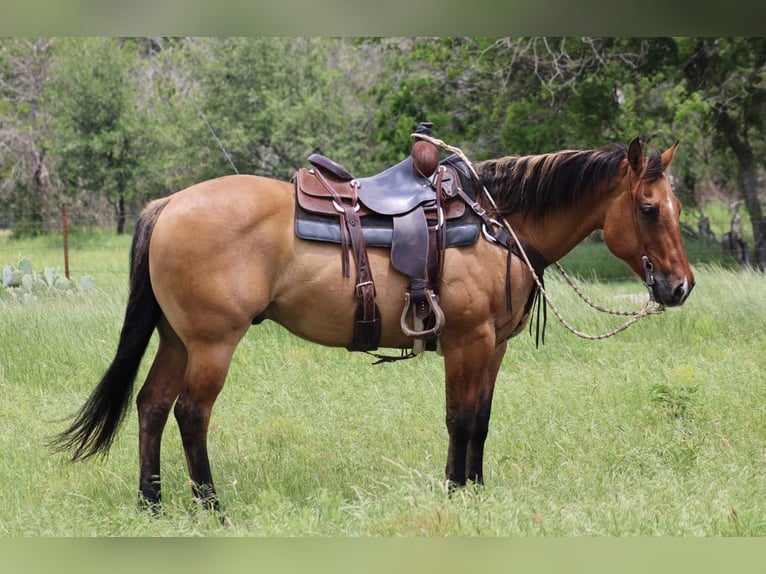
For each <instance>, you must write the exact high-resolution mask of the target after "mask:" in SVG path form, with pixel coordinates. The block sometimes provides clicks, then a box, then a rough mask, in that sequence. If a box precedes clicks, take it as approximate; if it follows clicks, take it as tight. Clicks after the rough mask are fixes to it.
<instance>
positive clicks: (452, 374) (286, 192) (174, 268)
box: [54, 140, 694, 508]
mask: <svg viewBox="0 0 766 574" xmlns="http://www.w3.org/2000/svg"><path fill="white" fill-rule="evenodd" d="M676 145H677V144H675V145H673V146H671V147H669V148H668V149H667V150H666V151H664V152H662V153H659V152H657V151H652V152H649V153H645V151H644V150H643V148H642V146H641V145H640V143H639V142H638V140H634V141H633V142H631V144H630V145H629V146H626V145H623V144H611V145H609V146H606V147H604V148H603V149H600V150H589V151H570V150H567V151H561V152H558V153H551V154H545V155H534V156H527V157H504V158H500V159H494V160H488V161H484V162H480V163H477V164H476V166H475V167H476V173H477V174H478V176H479V182H478V183H479V185H480V186H481V185H483V186H484V187H485V188H486V190H487V191H488V192H489V195H490V196H492V197H493V198H494V202H489V201H487V199H486V198H485V197H484V196H483V195H481V194H479V195H477V196H476V202H475V204H474V205H473V206H472V207H471V209H473V210H474V211H475V212H476V213H477V214H482V217H487V218H491V219H492V220H503V219H505V220H507V221H508V222H509V223H510V225H511V227H512V228H513V229H514V230H515V232H516V234H517V235H518V237H519V238H520V239H521V240H522V241H523V242H524V245H525V246H526V247H527V249H528V251H529V253H533V254H534V255H535V256H536V259H537V261H539V262H541V264H540V267H541V268H540V270H539V273H540V275H541V274H542V268H544V267H545V266H546V265H550V264H552V263H554V262H555V261H557V260H559V259H560V258H562V257H563V256H564V255H565V254H566V253H567V252H569V251H570V250H571V249H572V248H573V247H575V245H577V244H578V243H579V242H580V241H581V240H583V239H584V238H585V237H587V236H588V235H589V234H590V233H591V232H593V231H594V230H597V229H603V232H604V240H605V242H606V245H607V246H608V248H609V249H610V250H611V252H612V253H613V254H614V255H616V256H617V257H619V258H620V259H622V260H624V261H625V262H627V264H628V265H629V266H630V267H631V268H632V269H633V271H634V272H635V273H636V274H637V275H638V276H639V277H641V278H642V279H646V280H647V284H650V285H651V291H652V293H653V297H654V298H655V300H656V301H657V302H658V303H660V304H661V305H664V306H668V307H670V306H676V305H681V304H682V303H684V301H685V300H686V299H687V297H688V295H689V293H690V292H691V290H692V287H693V286H694V276H693V273H692V270H691V269H690V267H689V264H688V261H687V258H686V254H685V250H684V246H683V243H682V239H681V233H680V225H679V215H680V210H681V207H680V204H679V201H678V199H677V198H676V197H675V195H674V194H673V191H672V189H671V184H670V180H669V178H668V176H667V175H666V169H667V167H668V166H669V165H670V163H671V161H672V159H673V155H674V153H675V151H676ZM296 210H297V207H296V185H295V184H294V183H292V182H291V183H288V182H284V181H277V180H272V179H267V178H264V177H259V176H250V175H233V176H226V177H221V178H218V179H213V180H209V181H204V182H202V183H199V184H196V185H193V186H191V187H189V188H187V189H184V190H182V191H179V192H177V193H175V194H172V195H170V196H168V197H165V198H162V199H158V200H155V201H153V202H151V203H150V204H149V205H148V206H147V207H146V208H145V210H144V211H143V213H142V214H141V216H140V218H139V220H138V224H137V229H136V233H135V236H134V239H133V245H132V249H131V273H130V291H129V298H128V304H127V310H126V313H125V320H124V324H123V327H122V331H121V334H120V339H119V344H118V347H117V351H116V355H115V358H114V360H113V361H112V363H111V365H110V366H109V368H108V369H107V371H106V373H105V374H104V376H103V378H102V380H101V381H100V383H99V384H98V386H97V387H96V388H95V390H94V391H93V393H92V394H91V396H90V398H89V399H88V400H87V402H86V403H85V404H84V405H83V406H82V408H81V409H80V411H79V412H78V414H77V415H76V416H75V418H74V419H73V422H72V423H71V426H69V427H68V429H66V430H65V431H64V432H62V433H61V434H60V435H58V436H57V437H56V439H55V441H54V444H55V445H56V446H57V447H58V448H59V449H61V450H67V451H71V452H72V459H73V460H77V459H85V458H88V457H91V456H93V455H97V454H105V453H106V452H107V451H108V449H109V447H110V445H111V444H112V441H113V439H114V436H115V434H116V432H117V430H118V427H119V425H120V423H121V421H122V420H123V418H124V416H125V413H126V411H127V408H128V405H129V403H130V400H131V396H132V391H133V384H134V380H135V377H136V373H137V370H138V367H139V364H140V362H141V360H142V357H143V355H144V353H145V351H146V348H147V345H148V342H149V340H150V337H151V335H152V333H153V332H154V330H155V329H157V331H158V333H159V346H158V349H157V354H156V356H155V357H154V362H153V364H152V366H151V369H150V370H149V373H148V376H147V378H146V381H145V382H144V384H143V386H142V387H141V389H140V392H139V393H138V395H137V398H136V404H137V408H138V423H139V425H138V428H139V437H138V442H139V452H140V476H139V491H140V497H141V499H142V500H143V501H145V502H146V503H148V504H149V505H157V504H159V502H160V442H161V436H162V433H163V429H164V427H165V423H166V421H167V418H168V416H169V413H170V411H171V409H172V410H173V413H174V415H175V419H176V421H177V423H178V426H179V429H180V433H181V437H182V442H183V448H184V452H185V455H186V461H187V465H188V472H189V476H190V479H191V484H192V488H193V492H194V494H195V496H196V497H198V498H199V499H200V500H201V502H202V503H203V504H204V505H205V506H206V507H209V508H218V499H217V497H216V491H215V488H214V486H213V475H212V473H211V469H210V462H209V459H208V450H207V434H208V424H209V421H210V414H211V409H212V407H213V403H214V402H215V400H216V397H217V396H218V394H219V392H220V391H221V389H222V388H223V385H224V380H225V378H226V375H227V372H228V370H229V365H230V361H231V358H232V354H233V352H234V349H235V347H236V346H237V344H238V343H239V341H240V340H241V339H242V337H243V336H244V335H245V333H246V332H247V331H248V329H249V328H250V326H251V325H252V324H257V323H258V322H260V321H262V320H265V319H270V320H272V321H275V322H277V323H278V324H280V325H282V326H284V327H285V328H287V329H288V330H289V331H291V332H292V333H294V334H295V335H297V336H299V337H302V338H304V339H307V340H310V341H313V342H316V343H319V344H322V345H329V346H337V347H347V348H348V347H350V346H351V345H352V343H353V342H354V337H355V335H354V329H355V321H357V320H358V312H357V311H358V309H357V308H358V302H359V299H358V297H357V295H358V291H359V288H360V286H359V285H358V278H356V279H355V278H354V277H353V276H349V275H353V274H349V273H343V272H342V269H341V267H342V263H343V262H342V259H343V258H342V257H341V256H339V248H338V246H337V245H334V244H332V243H328V242H322V241H309V240H305V239H302V238H299V237H297V236H296V232H295V217H296ZM484 213H486V215H484ZM478 217H479V216H478V215H477V216H476V219H477V220H478ZM336 221H337V218H336ZM498 227H500V226H498ZM485 231H486V230H485ZM346 249H348V244H347V245H346ZM367 252H368V253H367V255H368V257H367V260H366V261H365V262H364V263H365V265H368V266H369V268H368V269H367V271H368V272H369V273H370V275H371V277H372V279H374V296H375V305H376V307H375V311H376V312H377V315H376V316H377V318H378V319H379V332H378V340H377V344H379V346H380V347H384V348H391V349H410V348H412V347H413V342H414V339H413V336H412V333H411V332H410V333H406V332H405V329H403V328H402V326H403V319H401V320H400V317H401V314H402V300H403V295H404V294H405V292H407V290H408V288H409V285H408V280H407V278H406V277H405V276H404V275H403V274H402V273H400V272H399V271H397V270H396V269H394V267H393V265H392V260H391V252H390V250H389V249H386V248H383V247H375V246H370V247H369V248H368V249H367ZM510 252H511V251H509V245H507V244H503V242H501V241H497V240H495V238H494V237H492V236H491V235H489V234H487V233H485V234H482V235H480V236H479V238H478V239H477V240H475V241H473V242H470V243H469V244H467V245H463V246H460V247H452V248H449V249H445V250H444V252H443V259H442V261H441V264H440V265H441V275H440V278H439V282H438V305H439V307H440V311H441V312H442V313H443V325H440V328H439V329H438V332H439V333H440V335H439V346H440V352H441V354H442V355H443V357H444V365H445V385H446V426H447V430H448V434H449V446H448V450H447V463H446V479H447V481H448V483H449V484H451V485H453V486H461V485H465V484H466V482H467V481H468V480H470V481H475V482H476V483H481V482H482V461H483V457H484V442H485V439H486V437H487V429H488V425H489V420H490V409H491V405H492V395H493V391H494V386H495V379H496V377H497V374H498V370H499V369H500V365H501V362H502V361H503V357H504V355H505V351H506V344H507V341H508V339H510V338H511V337H513V336H515V335H517V334H518V333H519V332H521V331H522V330H523V328H524V326H525V324H527V322H528V321H529V316H530V309H529V304H528V303H529V301H530V297H531V295H534V293H535V292H536V290H537V285H536V283H535V281H534V277H533V275H532V273H531V271H530V269H529V267H528V266H527V265H525V264H524V263H523V262H522V261H521V259H520V258H519V257H518V255H516V254H514V255H513V256H510V255H509V253H510ZM514 253H517V251H515V252H514ZM345 264H346V266H348V265H349V264H348V262H347V261H346V262H345ZM358 265H359V263H357V266H358ZM351 268H352V269H353V266H352V267H351Z"/></svg>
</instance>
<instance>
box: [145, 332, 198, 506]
mask: <svg viewBox="0 0 766 574" xmlns="http://www.w3.org/2000/svg"><path fill="white" fill-rule="evenodd" d="M157 330H158V332H159V346H158V349H157V355H156V356H155V357H154V362H153V363H152V367H151V369H150V370H149V374H148V376H147V377H146V382H145V383H144V385H143V386H142V387H141V391H140V392H139V393H138V396H137V397H136V406H137V407H138V445H139V486H138V488H139V501H140V503H142V504H145V505H146V506H148V507H149V508H150V509H152V510H155V511H156V510H157V509H158V507H159V503H160V499H161V493H160V491H161V487H160V444H161V441H162V431H163V430H164V428H165V423H166V422H167V419H168V414H169V413H170V408H171V407H172V406H173V403H174V402H175V400H176V398H177V397H178V393H179V392H180V390H181V385H182V383H183V378H184V373H185V371H186V348H185V347H184V346H183V343H181V340H180V339H179V338H178V336H177V335H176V334H175V333H174V332H173V330H172V329H171V327H170V326H169V325H168V323H167V321H166V320H165V319H164V318H162V319H161V320H160V322H159V324H158V325H157Z"/></svg>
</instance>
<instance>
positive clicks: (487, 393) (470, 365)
mask: <svg viewBox="0 0 766 574" xmlns="http://www.w3.org/2000/svg"><path fill="white" fill-rule="evenodd" d="M442 349H443V350H444V365H445V375H446V400H447V405H446V406H447V409H446V410H447V416H446V423H447V432H448V434H449V447H448V450H447V466H446V469H445V474H446V478H447V485H448V487H449V488H453V487H457V486H464V485H465V484H466V480H467V479H468V478H470V479H471V480H474V481H477V482H481V481H482V480H483V474H482V462H483V453H484V440H485V439H486V437H487V429H488V425H489V415H490V410H491V404H492V394H493V390H494V383H495V378H496V376H497V371H498V369H499V368H500V363H501V362H502V359H503V355H504V352H505V344H503V345H501V346H500V347H498V348H497V349H495V337H494V332H493V331H492V330H491V329H490V328H489V327H488V326H485V327H482V328H481V329H477V330H475V331H473V332H471V333H464V334H462V335H460V336H452V337H443V339H442Z"/></svg>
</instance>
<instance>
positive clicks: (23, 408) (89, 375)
mask: <svg viewBox="0 0 766 574" xmlns="http://www.w3.org/2000/svg"><path fill="white" fill-rule="evenodd" d="M128 249H129V238H128V237H117V236H114V235H112V234H109V233H101V234H89V235H81V236H76V237H75V238H74V239H73V246H72V253H71V257H70V264H71V270H72V275H73V277H74V278H75V279H79V278H81V277H82V276H85V275H89V276H91V277H93V279H94V282H95V286H94V287H93V288H92V289H91V290H89V291H87V292H82V293H73V294H71V295H64V294H51V295H40V296H38V297H37V298H36V299H32V300H30V301H27V302H23V301H21V300H12V299H11V298H10V297H8V294H7V293H6V294H5V295H2V294H0V405H2V407H1V408H2V417H0V449H2V452H3V456H2V458H0V485H3V487H2V489H0V536H193V535H204V536H471V537H472V536H502V537H505V536H527V537H550V536H658V535H664V536H746V537H753V536H764V535H766V488H764V486H765V485H766V386H764V382H766V354H765V353H764V351H763V349H764V346H765V345H766V332H765V331H764V309H766V276H764V275H762V274H758V273H752V272H741V271H731V270H726V269H723V268H721V267H719V266H706V265H699V266H697V267H696V268H695V272H696V274H697V287H696V289H695V291H694V292H693V293H692V295H691V297H690V299H689V301H688V303H687V304H686V305H685V306H684V307H683V308H680V309H673V310H669V311H668V312H666V313H664V314H663V315H660V316H655V317H649V318H647V319H645V320H643V321H642V322H640V323H639V324H638V325H636V326H634V327H632V328H631V329H629V330H628V331H626V332H624V333H622V334H620V335H618V336H617V337H615V338H612V339H609V340H606V341H599V342H590V341H584V340H581V339H578V338H576V337H574V336H573V335H571V334H569V333H568V332H566V331H565V330H564V329H563V328H562V327H561V326H560V325H559V324H558V323H556V322H555V320H554V319H553V317H552V316H551V317H550V318H549V325H548V330H547V333H546V342H545V345H544V346H541V348H540V349H535V345H534V341H533V339H531V338H530V337H528V336H527V335H526V334H524V335H521V336H519V337H518V338H517V339H515V340H514V341H513V342H512V343H511V345H510V347H509V352H508V354H507V357H506V361H505V364H504V367H503V370H502V371H501V374H500V377H499V379H498V387H497V391H496V395H495V402H494V408H493V417H492V422H491V427H490V436H489V438H488V440H487V454H486V471H485V478H486V482H487V484H486V486H484V487H481V488H475V487H469V488H466V489H463V490H460V491H458V492H455V493H454V494H453V495H452V496H448V495H447V494H446V493H445V491H444V488H443V466H444V462H445V456H446V445H447V434H446V430H445V426H444V412H443V410H444V408H443V405H444V396H443V395H444V390H443V380H442V373H443V369H442V365H441V360H440V358H439V357H437V356H436V355H428V356H425V357H423V358H419V359H415V360H412V361H407V362H404V363H399V364H393V365H381V366H371V365H370V363H371V360H370V358H369V357H367V356H365V355H362V354H349V353H347V352H346V351H344V350H342V349H329V348H324V347H319V346H316V345H312V344H309V343H307V342H304V341H301V340H298V339H296V338H295V337H293V336H292V335H290V334H288V333H287V332H286V331H284V330H282V329H281V328H280V327H278V326H276V325H274V324H269V323H266V324H263V325H261V326H259V327H255V328H253V329H252V330H251V331H250V333H249V334H248V336H247V337H246V338H245V340H244V341H243V342H242V344H241V346H240V347H239V349H238V351H237V353H236V355H235V357H234V361H233V364H232V369H231V372H230V375H229V379H228V381H227V384H226V387H225V388H224V391H223V392H222V394H221V396H220V398H219V400H218V402H217V403H216V407H215V410H214V413H213V419H212V422H211V431H210V453H211V459H212V464H213V472H214V476H215V478H216V482H217V487H218V490H219V494H220V496H221V500H222V504H223V507H224V510H225V514H226V517H227V519H228V525H227V526H222V525H221V524H220V522H219V520H218V517H216V516H213V515H211V514H209V513H205V512H203V511H201V510H198V509H196V508H195V507H194V503H193V501H192V498H191V491H190V489H189V487H188V484H187V479H186V470H185V463H184V457H183V452H182V449H181V446H180V439H179V436H178V432H177V428H176V426H175V423H174V421H172V419H171V421H170V422H169V424H168V428H167V431H166V433H165V437H164V443H163V472H164V475H163V495H164V502H165V512H164V514H163V515H162V516H159V517H152V516H150V515H149V514H148V513H145V512H141V511H139V510H138V509H137V507H136V492H137V482H138V478H137V472H138V470H137V440H136V436H137V431H136V416H135V411H134V409H131V411H130V413H129V415H128V417H127V420H126V423H125V424H124V426H123V428H122V429H121V431H120V433H119V435H118V438H117V440H116V442H115V444H114V446H113V448H112V451H111V453H110V455H109V457H108V458H106V459H97V460H93V461H89V462H86V463H77V464H70V463H69V462H68V461H67V459H66V457H65V456H63V455H60V454H52V453H51V452H50V451H49V450H48V449H47V447H46V441H47V439H48V438H49V437H50V436H51V435H53V434H54V433H56V432H57V431H59V430H61V429H62V428H63V427H64V424H65V423H64V421H63V419H64V418H65V417H67V416H68V415H70V414H71V413H72V412H73V411H74V410H75V409H76V408H78V407H79V406H80V405H81V404H82V402H83V401H84V399H85V398H86V396H87V395H88V394H89V392H90V390H91V389H92V388H93V386H94V385H95V384H96V382H97V380H98V379H99V377H100V375H101V374H102V372H103V370H104V369H105V367H106V366H107V364H108V363H109V361H110V360H111V357H112V353H113V352H114V348H115V345H116V341H117V335H118V332H119V329H120V326H121V322H122V315H123V312H124V302H125V292H126V289H125V286H126V282H127V257H128ZM21 256H26V257H29V259H30V260H31V261H32V263H33V265H34V267H35V269H39V270H42V269H43V267H44V266H54V267H57V268H61V267H62V265H63V263H62V258H61V253H60V250H59V249H58V248H57V247H56V244H55V241H53V242H51V241H50V240H49V239H46V238H37V239H29V240H14V239H11V238H9V237H7V236H0V267H1V266H3V265H6V264H16V263H17V262H18V260H19V258H20V257H21ZM547 281H548V284H549V285H550V289H551V291H552V292H553V295H554V297H555V298H556V300H557V301H558V302H559V303H558V304H559V306H560V307H561V309H562V311H563V312H564V313H565V315H566V316H567V318H568V319H569V320H570V321H571V322H573V323H574V324H576V325H577V326H579V327H580V328H582V329H585V330H589V331H603V330H607V329H608V328H609V327H611V326H612V325H613V324H614V322H613V321H611V320H609V319H608V318H604V317H602V316H598V315H596V314H595V312H593V311H591V310H589V309H587V308H585V307H584V306H583V305H582V304H580V303H579V302H578V301H577V300H576V299H575V297H574V295H573V294H572V292H571V290H569V289H568V288H567V287H566V286H565V284H564V283H563V281H562V280H560V279H558V278H557V277H556V275H555V271H553V270H551V271H549V272H548V275H547ZM585 289H586V290H587V291H588V293H589V294H590V295H592V296H593V297H594V298H595V299H597V300H599V301H601V302H604V303H607V304H611V305H613V306H620V307H628V308H631V307H633V308H637V307H639V306H640V304H641V303H642V302H643V298H644V297H645V295H644V291H643V288H642V287H641V285H640V283H639V282H638V281H630V282H625V281H622V282H611V283H604V282H599V281H595V280H591V281H589V282H588V283H586V285H585ZM154 344H155V343H154V342H153V343H152V345H154ZM151 350H152V349H150V354H151ZM148 363H149V361H148V358H147V360H145V361H144V364H143V366H142V371H141V373H140V374H139V379H140V380H142V379H143V376H144V375H145V373H146V369H147V368H148Z"/></svg>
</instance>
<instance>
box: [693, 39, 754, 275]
mask: <svg viewBox="0 0 766 574" xmlns="http://www.w3.org/2000/svg"><path fill="white" fill-rule="evenodd" d="M679 42H680V44H681V46H682V48H683V50H684V55H685V57H686V63H685V65H684V67H683V71H684V74H685V76H686V79H687V82H688V89H689V90H690V91H691V92H698V93H699V94H701V97H702V98H703V99H704V100H705V102H706V103H707V105H708V106H709V114H708V116H707V119H708V122H709V126H710V127H711V129H712V131H713V135H714V142H715V143H716V144H717V145H716V148H717V149H719V150H720V151H719V152H718V156H719V158H721V156H726V155H729V154H731V155H732V156H733V158H734V162H735V165H736V183H737V187H738V190H739V194H740V196H741V198H742V200H743V201H744V204H745V207H746V208H747V211H748V214H749V215H750V221H751V224H752V227H753V238H754V241H755V252H754V257H753V262H754V264H755V265H757V266H758V267H760V268H761V269H766V218H764V214H763V208H762V205H761V201H760V198H759V196H758V171H759V168H763V166H764V160H763V159H762V158H763V157H764V152H766V150H765V149H764V136H765V135H766V83H764V77H766V39H765V38H757V37H756V38H689V39H685V40H681V41H679ZM720 161H722V162H725V161H726V159H725V157H723V158H721V159H720Z"/></svg>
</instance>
